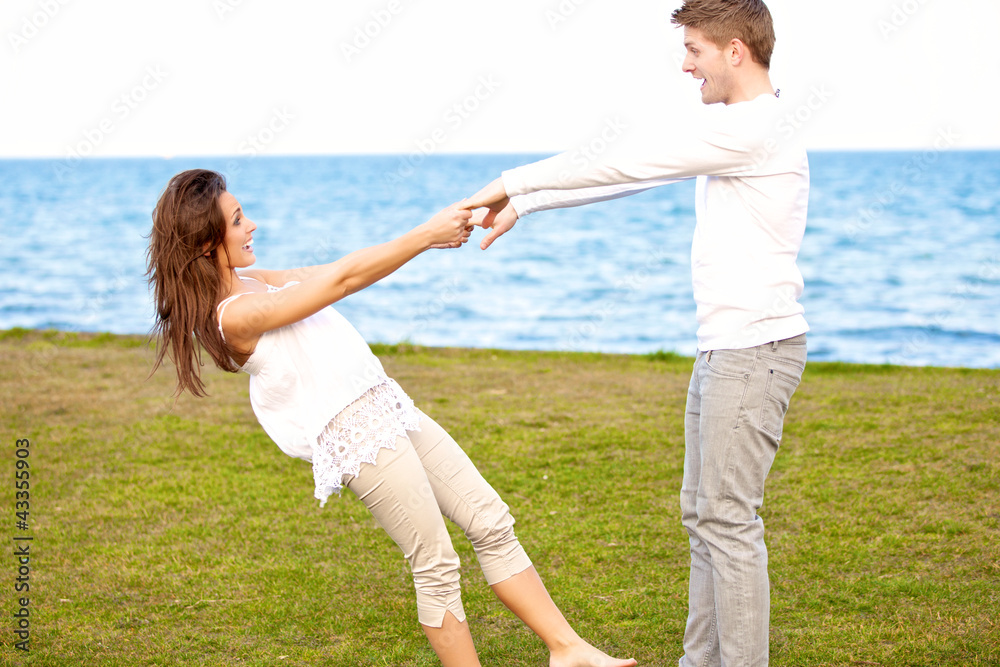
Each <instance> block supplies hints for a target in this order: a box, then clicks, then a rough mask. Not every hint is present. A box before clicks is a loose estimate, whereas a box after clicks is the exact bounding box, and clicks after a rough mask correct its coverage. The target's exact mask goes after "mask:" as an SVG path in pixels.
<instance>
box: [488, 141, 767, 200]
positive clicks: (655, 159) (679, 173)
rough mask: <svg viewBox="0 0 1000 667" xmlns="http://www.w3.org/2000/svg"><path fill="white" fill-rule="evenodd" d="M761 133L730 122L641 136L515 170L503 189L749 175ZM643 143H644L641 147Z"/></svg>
mask: <svg viewBox="0 0 1000 667" xmlns="http://www.w3.org/2000/svg"><path fill="white" fill-rule="evenodd" d="M757 134H759V132H756V131H755V130H754V129H753V128H747V127H746V126H745V125H744V126H743V127H742V128H737V127H734V126H733V123H731V122H729V123H716V124H715V125H714V126H702V127H701V128H675V129H672V130H671V131H669V132H666V133H664V134H663V135H662V136H660V137H645V136H644V137H641V138H639V137H637V138H636V139H635V140H633V145H631V146H630V145H628V142H627V140H626V141H623V142H622V143H623V145H622V146H611V147H609V149H608V150H607V151H606V152H605V154H604V155H601V156H597V157H594V156H587V155H583V154H581V152H580V151H567V152H565V153H560V154H559V155H556V156H553V157H550V158H548V159H546V160H540V161H538V162H534V163H531V164H527V165H524V166H522V167H518V168H516V169H510V170H508V171H505V172H503V174H502V178H503V184H504V188H505V189H506V191H507V194H508V195H509V196H512V197H513V196H515V195H524V194H528V193H532V192H537V191H539V190H589V189H591V188H598V187H606V186H613V185H626V184H648V183H653V182H656V183H657V184H658V185H662V184H663V183H665V182H667V181H670V180H683V179H688V178H694V177H696V176H744V175H749V174H753V173H755V171H756V170H757V169H758V168H759V167H760V162H761V155H762V154H761V149H760V146H761V145H762V141H761V137H758V136H756V135H757ZM638 139H641V143H637V144H636V143H635V142H636V140H638ZM649 187H655V186H653V185H650V186H649ZM642 189H646V188H642ZM625 194H631V192H627V193H625ZM618 196H624V194H622V195H618ZM603 198H605V199H607V198H610V197H603ZM572 200H573V198H572V197H571V198H570V201H572ZM580 203H587V202H585V201H580ZM570 205H575V204H570ZM536 210H541V209H536Z"/></svg>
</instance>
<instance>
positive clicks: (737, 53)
mask: <svg viewBox="0 0 1000 667" xmlns="http://www.w3.org/2000/svg"><path fill="white" fill-rule="evenodd" d="M726 55H727V56H728V57H729V64H730V65H732V66H733V67H736V66H738V65H739V64H740V63H742V62H743V59H744V58H749V57H750V50H749V49H747V45H746V44H744V43H743V42H742V41H741V40H739V39H734V40H733V41H731V42H729V52H728V53H727V54H726Z"/></svg>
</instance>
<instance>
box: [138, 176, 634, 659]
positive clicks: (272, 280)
mask: <svg viewBox="0 0 1000 667" xmlns="http://www.w3.org/2000/svg"><path fill="white" fill-rule="evenodd" d="M471 217H472V214H471V213H470V211H468V210H467V209H463V208H462V207H461V204H460V203H459V204H455V205H452V206H450V207H448V208H446V209H444V210H443V211H441V212H439V213H438V214H436V215H435V216H434V217H432V218H431V219H430V220H428V221H427V222H425V223H424V224H422V225H420V226H418V227H416V228H414V229H412V230H411V231H409V232H407V233H406V234H404V235H402V236H400V237H399V238H397V239H395V240H393V241H389V242H388V243H384V244H382V245H378V246H373V247H371V248H365V249H363V250H358V251H356V252H353V253H351V254H349V255H347V256H346V257H344V258H342V259H340V260H337V261H336V262H333V263H331V264H326V265H321V266H311V267H305V268H301V269H293V270H290V271H262V270H244V271H240V272H239V273H237V271H236V270H237V269H247V268H248V267H250V266H252V265H253V264H254V262H255V261H256V258H255V257H254V252H253V232H254V230H255V229H256V228H257V227H256V225H254V223H253V222H251V221H250V219H248V218H247V217H246V216H245V215H244V213H243V210H242V208H241V206H240V204H239V202H238V201H237V200H236V198H235V197H234V196H233V195H232V194H230V193H229V192H228V191H227V190H226V183H225V180H224V179H223V177H222V176H221V175H219V174H217V173H215V172H212V171H207V170H202V169H195V170H190V171H185V172H182V173H180V174H178V175H176V176H174V178H172V179H171V180H170V182H169V183H168V185H167V187H166V190H165V191H164V192H163V194H162V195H161V197H160V200H159V202H158V203H157V205H156V209H155V210H154V212H153V231H152V233H151V235H150V246H149V276H150V278H149V280H150V285H151V286H152V288H153V291H154V295H155V301H156V311H157V318H156V324H155V327H154V331H155V332H156V334H157V335H158V338H159V343H160V344H159V346H158V349H157V357H156V362H155V365H154V371H155V369H156V368H157V367H159V365H160V364H161V363H162V361H163V358H164V356H165V355H167V354H169V355H170V358H171V359H172V361H173V362H174V365H175V366H176V370H177V381H178V384H177V391H178V393H180V392H182V391H184V390H185V389H187V390H189V391H190V392H191V393H193V394H194V395H196V396H204V395H205V391H204V385H203V384H202V382H201V378H200V376H199V370H198V368H199V364H198V360H199V352H198V350H197V348H196V343H195V340H194V339H196V340H197V343H198V344H200V345H201V347H203V348H204V349H205V350H206V351H207V352H208V354H209V355H210V356H211V357H212V360H213V361H215V363H216V365H217V366H219V367H220V368H222V369H224V370H227V371H231V372H237V371H239V370H243V371H245V372H247V373H248V374H250V400H251V404H252V405H253V409H254V413H255V414H256V416H257V419H258V421H260V423H261V425H262V426H263V427H264V430H265V431H267V433H268V435H270V436H271V438H272V439H273V440H274V441H275V442H276V443H277V444H278V446H279V447H280V448H281V449H282V451H284V452H285V453H286V454H289V455H290V456H295V457H299V458H302V459H305V460H308V461H311V462H312V466H313V476H314V479H315V483H316V492H315V493H316V497H317V498H318V499H319V500H320V501H321V503H325V501H326V499H327V498H328V497H329V496H330V495H331V494H332V493H339V491H340V489H341V488H342V487H347V488H348V489H350V490H351V491H352V492H354V493H355V494H356V495H357V496H358V497H359V498H360V499H361V501H362V502H363V503H364V504H365V505H366V506H367V507H368V509H369V510H370V511H371V512H372V514H373V515H374V517H375V519H376V520H377V521H378V522H379V524H380V525H381V526H382V527H383V528H384V529H385V530H386V532H387V533H389V535H390V536H391V537H392V539H393V540H394V541H395V542H396V544H397V545H399V547H400V548H401V549H402V550H403V553H404V554H405V555H406V557H407V560H408V561H409V562H410V568H411V570H412V572H413V578H414V586H415V588H416V594H417V612H418V618H419V621H420V623H421V625H422V626H423V630H424V632H425V633H426V635H427V638H428V639H429V641H430V643H431V646H432V647H433V649H434V651H435V652H436V653H437V655H438V657H439V658H440V660H441V663H442V665H445V667H451V666H452V665H454V666H462V667H465V666H468V665H479V664H480V663H479V659H478V657H477V655H476V650H475V647H474V646H473V642H472V636H471V634H470V632H469V627H468V623H467V622H466V620H465V613H464V611H463V609H462V601H461V594H460V590H459V581H458V580H459V572H458V566H459V563H458V556H457V554H456V553H455V551H454V549H453V548H452V544H451V540H450V538H449V535H448V532H447V529H446V528H445V524H444V520H443V519H442V516H441V515H442V513H443V514H444V515H445V516H447V517H448V518H450V519H451V520H452V521H454V522H455V523H456V524H457V525H459V526H460V527H461V528H462V530H463V531H464V532H465V534H466V536H468V538H469V539H470V541H471V542H472V544H473V546H474V547H475V550H476V555H477V558H478V559H479V563H480V566H481V568H482V570H483V573H484V574H485V576H486V581H487V583H489V584H490V586H491V587H492V588H493V590H494V592H495V593H496V595H497V596H498V597H499V598H500V600H501V601H502V602H503V603H504V604H505V605H506V606H507V607H508V608H509V609H510V610H511V611H513V612H514V613H515V614H516V615H517V616H518V617H519V618H521V620H523V621H524V622H525V623H526V624H527V625H528V627H530V628H531V629H532V630H533V631H534V632H535V633H536V634H537V635H538V636H539V637H540V638H541V639H542V640H543V641H544V642H545V643H546V645H547V646H548V648H549V652H550V658H549V664H550V667H573V666H578V665H579V666H583V665H588V666H596V665H602V666H608V667H628V666H629V665H634V664H636V663H635V661H634V660H617V659H614V658H611V657H609V656H608V655H606V654H604V653H603V652H601V651H599V650H598V649H596V648H594V647H593V646H591V645H589V644H587V643H586V642H585V641H583V640H582V639H581V638H580V637H579V636H578V635H577V634H576V632H574V631H573V629H572V628H571V627H570V626H569V624H568V623H567V622H566V619H565V618H564V617H563V616H562V614H561V613H560V612H559V610H558V608H557V607H556V606H555V604H554V603H553V602H552V599H551V598H550V597H549V595H548V592H547V591H546V590H545V587H544V585H543V584H542V582H541V580H540V579H539V577H538V574H537V573H536V571H535V569H534V567H533V566H532V565H531V561H530V560H529V559H528V557H527V555H526V554H525V552H524V549H523V548H522V547H521V545H520V543H519V542H518V540H517V537H515V535H514V530H513V524H514V519H513V518H512V517H511V515H510V512H509V511H508V507H507V505H506V504H504V502H503V501H502V500H501V499H500V497H499V496H498V495H497V493H496V491H494V490H493V488H492V487H490V485H489V484H487V483H486V481H485V480H484V479H483V478H482V476H481V475H480V474H479V472H478V471H477V470H476V468H475V466H474V465H473V464H472V462H471V461H470V460H469V457H468V456H466V454H465V453H464V452H463V451H462V450H461V449H460V448H459V447H458V445H457V444H456V443H455V441H454V440H453V439H452V438H451V437H450V436H448V434H447V433H445V432H444V430H443V429H441V427H440V426H438V425H437V424H436V423H435V422H434V421H432V420H431V419H430V418H429V417H427V416H426V415H424V414H423V413H422V412H420V411H419V410H418V409H417V408H416V407H415V406H414V405H413V401H411V400H410V399H409V397H407V395H406V394H405V393H404V392H403V390H402V389H401V388H400V387H399V385H398V384H396V382H395V381H393V380H392V379H390V378H389V377H388V376H386V375H385V371H384V370H383V368H382V365H381V363H380V362H379V360H378V359H377V358H376V357H375V356H374V355H373V354H372V353H371V350H370V349H369V348H368V345H367V344H366V343H365V342H364V340H363V339H362V338H361V336H360V334H358V332H357V331H356V330H355V329H354V328H353V327H352V326H351V325H350V324H349V323H348V322H347V320H345V319H344V318H343V317H342V316H341V315H340V314H339V313H337V312H336V311H335V310H334V309H333V308H330V307H329V306H330V304H332V303H334V302H336V301H338V300H340V299H342V298H344V297H346V296H347V295H349V294H352V293H354V292H357V291H359V290H361V289H364V288H365V287H368V286H369V285H371V284H372V283H374V282H376V281H378V280H380V279H382V278H384V277H385V276H387V275H389V274H390V273H392V272H393V271H395V270H396V269H398V268H399V267H401V266H402V265H403V264H405V263H406V262H408V261H409V260H410V259H412V258H414V257H415V256H417V255H418V254H420V253H421V252H423V251H424V250H427V249H429V248H441V247H449V248H455V247H460V246H461V245H462V244H463V243H465V242H466V241H467V240H468V239H469V234H470V232H471V230H472V220H471ZM192 333H193V334H194V336H193V338H192Z"/></svg>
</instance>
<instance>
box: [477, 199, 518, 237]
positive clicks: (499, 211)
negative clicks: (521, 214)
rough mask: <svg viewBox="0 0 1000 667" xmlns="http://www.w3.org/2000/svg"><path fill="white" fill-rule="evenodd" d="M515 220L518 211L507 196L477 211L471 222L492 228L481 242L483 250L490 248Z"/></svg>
mask: <svg viewBox="0 0 1000 667" xmlns="http://www.w3.org/2000/svg"><path fill="white" fill-rule="evenodd" d="M515 222H517V211H515V210H514V207H513V206H511V204H510V200H509V199H506V198H505V199H503V200H501V201H500V202H498V203H496V204H493V206H491V207H490V208H487V209H480V210H478V211H475V212H474V213H473V214H472V220H471V224H476V225H479V226H480V227H482V228H483V229H489V230H490V233H489V234H487V235H486V236H484V237H483V240H482V242H481V243H480V244H479V247H480V248H482V249H483V250H486V249H487V248H489V247H490V246H491V245H492V244H493V242H494V241H496V240H497V238H499V237H500V236H502V235H503V234H506V233H507V232H508V231H509V230H510V228H511V227H513V226H514V223H515Z"/></svg>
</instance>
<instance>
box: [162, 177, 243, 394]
mask: <svg viewBox="0 0 1000 667" xmlns="http://www.w3.org/2000/svg"><path fill="white" fill-rule="evenodd" d="M225 190H226V179H225V178H224V177H223V176H222V175H221V174H218V173H216V172H214V171H208V170H207V169H191V170H189V171H184V172H181V173H179V174H177V175H176V176H174V177H173V178H172V179H170V182H169V183H168V184H167V187H166V189H165V190H164V191H163V194H162V195H160V200H159V201H158V202H157V204H156V208H155V209H154V210H153V231H152V232H151V233H150V235H149V250H148V252H147V265H148V271H147V272H146V275H148V276H149V285H150V287H151V288H152V290H153V297H154V301H155V303H156V322H155V324H154V325H153V330H152V332H151V334H152V335H153V336H155V337H156V339H157V345H156V362H155V363H154V364H153V370H152V371H151V372H150V374H151V375H152V373H153V372H155V371H156V369H157V368H159V367H160V364H161V363H163V358H164V356H169V357H170V360H171V361H173V363H174V367H175V368H176V371H177V391H176V394H177V395H180V394H181V393H182V392H183V391H184V390H185V389H187V390H188V391H190V392H191V393H192V394H194V395H195V396H205V395H206V392H205V385H204V384H203V383H202V380H201V365H202V362H201V349H200V348H204V349H205V351H206V352H208V354H209V356H211V357H212V360H213V361H215V365H216V366H218V367H219V368H221V369H222V370H225V371H229V372H232V373H235V372H237V371H238V370H239V367H238V366H237V365H236V363H235V362H234V361H233V360H232V359H231V358H230V354H231V350H230V348H229V346H228V345H226V343H225V341H223V339H222V335H221V334H220V333H219V325H218V318H217V314H216V309H215V307H216V303H217V302H218V300H219V296H220V294H219V291H220V285H221V276H220V274H219V266H218V263H217V253H218V252H219V251H220V248H221V249H222V251H223V252H226V246H225V244H224V243H223V240H224V239H225V236H226V220H225V217H224V215H223V213H222V210H221V209H220V208H219V204H218V200H219V195H221V194H222V193H223V192H225ZM199 344H200V347H199Z"/></svg>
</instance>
